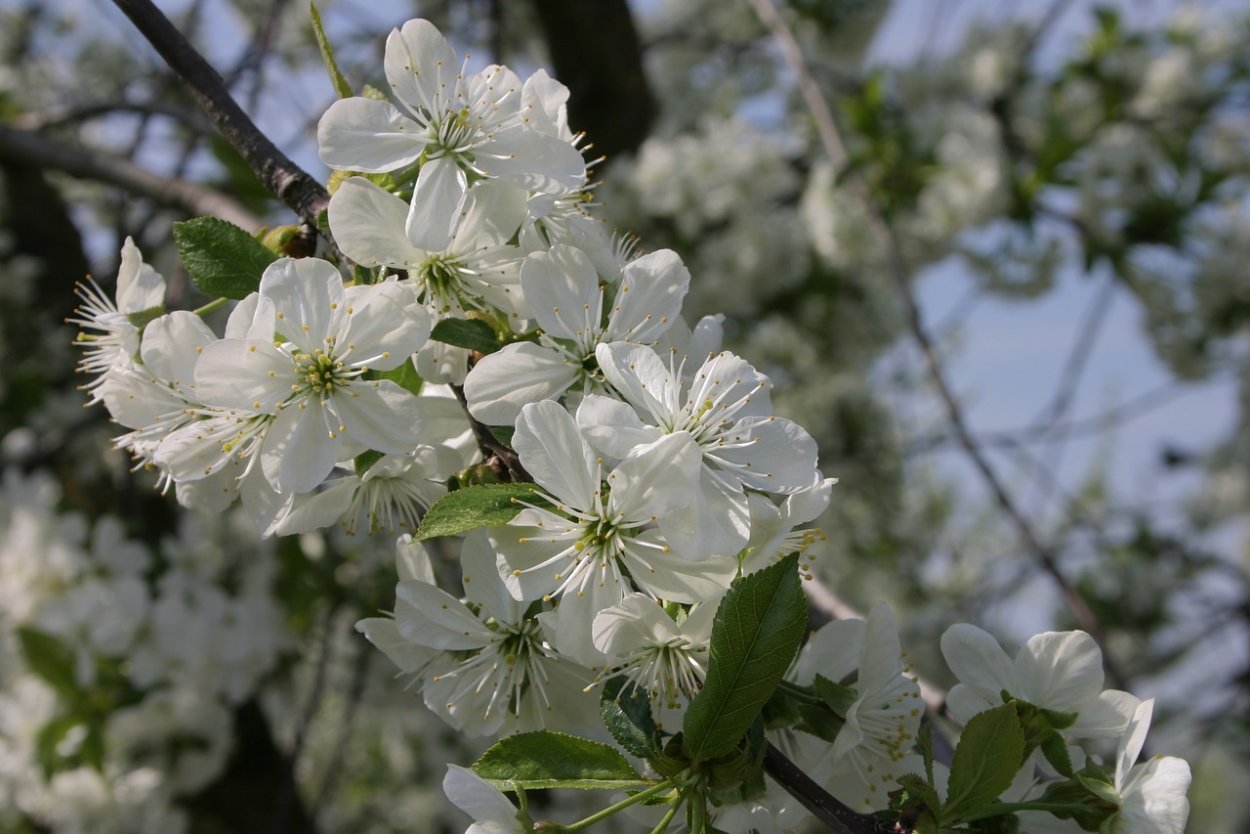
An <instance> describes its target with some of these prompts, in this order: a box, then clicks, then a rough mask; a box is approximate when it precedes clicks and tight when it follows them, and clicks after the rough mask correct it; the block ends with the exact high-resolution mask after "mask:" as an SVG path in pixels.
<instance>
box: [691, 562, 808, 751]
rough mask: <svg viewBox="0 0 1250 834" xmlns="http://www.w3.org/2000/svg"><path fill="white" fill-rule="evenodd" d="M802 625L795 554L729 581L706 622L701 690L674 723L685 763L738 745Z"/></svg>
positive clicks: (796, 641)
mask: <svg viewBox="0 0 1250 834" xmlns="http://www.w3.org/2000/svg"><path fill="white" fill-rule="evenodd" d="M806 630H807V603H806V600H805V599H804V597H803V589H802V587H801V586H800V584H799V574H798V554H791V555H790V556H787V557H786V558H784V559H782V560H781V561H779V562H777V563H776V564H774V565H772V566H770V567H767V568H765V569H764V570H761V571H758V572H756V573H753V574H750V575H749V576H745V577H743V578H741V579H739V580H737V581H736V582H734V584H733V585H732V586H731V587H730V589H729V592H728V593H726V594H725V598H724V599H722V600H721V603H720V606H719V607H718V608H717V609H716V618H715V619H714V620H713V622H712V641H711V647H710V651H709V659H708V672H707V678H706V680H705V681H704V683H703V689H701V690H700V691H699V693H698V694H697V695H695V697H694V698H693V699H692V700H691V702H690V706H689V708H688V709H687V710H686V715H685V718H684V720H683V721H682V730H683V735H684V738H685V748H686V751H687V753H688V754H689V756H690V758H691V760H692V761H693V762H696V763H697V762H699V761H702V760H706V759H713V758H716V757H717V756H722V755H724V754H726V753H728V752H730V751H731V750H733V749H734V748H735V747H737V746H738V742H739V740H740V739H741V738H742V737H743V735H745V733H746V731H747V729H748V728H750V726H751V723H752V722H753V721H754V720H755V717H756V716H757V715H759V713H760V710H761V709H762V708H763V706H764V704H765V703H766V702H767V701H768V699H769V697H771V696H772V694H773V691H774V690H776V688H777V684H779V683H780V682H781V678H782V676H784V675H785V672H786V669H787V668H789V666H790V661H792V660H793V659H794V655H795V653H796V652H797V651H798V650H799V644H800V643H801V642H802V640H803V634H804V632H805V631H806Z"/></svg>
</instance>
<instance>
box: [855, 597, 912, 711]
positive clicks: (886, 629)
mask: <svg viewBox="0 0 1250 834" xmlns="http://www.w3.org/2000/svg"><path fill="white" fill-rule="evenodd" d="M867 622H868V625H867V628H866V629H865V631H864V653H863V656H862V657H861V658H860V662H859V682H858V683H857V684H856V689H857V690H859V693H860V695H861V696H862V695H863V694H864V693H865V692H868V691H870V690H875V689H881V688H883V687H885V685H886V684H887V683H889V682H890V681H891V680H893V679H894V678H897V677H898V676H899V675H900V674H902V669H903V660H902V657H903V647H902V646H901V645H900V644H899V639H898V628H897V626H896V625H895V624H894V612H893V611H891V610H890V606H888V605H886V604H885V603H884V602H878V603H876V604H875V605H873V607H872V609H871V610H870V611H869V612H868V621H867Z"/></svg>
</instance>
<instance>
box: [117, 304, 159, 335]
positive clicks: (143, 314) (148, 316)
mask: <svg viewBox="0 0 1250 834" xmlns="http://www.w3.org/2000/svg"><path fill="white" fill-rule="evenodd" d="M163 315H165V307H164V306H157V307H149V308H147V309H146V310H140V311H139V312H137V313H130V314H129V315H127V316H126V320H127V321H129V322H130V323H131V324H133V325H134V326H135V327H137V328H139V329H140V330H142V329H143V328H145V327H147V326H148V325H149V324H150V323H151V322H153V321H155V320H156V319H159V318H160V317H161V316H163Z"/></svg>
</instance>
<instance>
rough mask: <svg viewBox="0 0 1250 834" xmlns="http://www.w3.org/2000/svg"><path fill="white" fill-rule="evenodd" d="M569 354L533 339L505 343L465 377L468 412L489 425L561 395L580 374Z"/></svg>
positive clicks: (511, 420) (513, 419)
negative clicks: (522, 408) (535, 403)
mask: <svg viewBox="0 0 1250 834" xmlns="http://www.w3.org/2000/svg"><path fill="white" fill-rule="evenodd" d="M581 373H582V369H581V367H580V366H579V365H577V364H575V363H573V362H571V361H570V360H569V359H568V358H567V357H566V356H564V355H562V354H561V353H559V352H557V351H556V350H553V349H552V348H548V347H544V346H543V345H538V344H534V343H533V342H514V343H513V344H510V345H505V346H504V348H503V349H502V350H498V351H496V352H495V353H492V354H490V355H489V356H486V357H483V358H482V360H481V361H480V362H478V363H477V365H475V366H474V367H473V370H471V371H469V374H468V376H466V377H465V378H464V395H465V398H466V399H467V400H468V402H469V412H470V413H471V414H472V415H473V416H474V417H476V418H477V419H478V420H480V421H482V422H483V423H486V424H487V425H489V426H509V425H512V424H513V423H514V422H516V419H517V417H518V416H519V415H520V414H521V407H522V406H524V405H525V404H526V403H533V402H538V401H539V400H547V399H553V398H555V397H559V396H560V395H561V394H563V393H564V392H565V391H566V390H568V388H569V386H570V385H572V384H573V383H574V382H576V381H577V378H578V377H579V376H581Z"/></svg>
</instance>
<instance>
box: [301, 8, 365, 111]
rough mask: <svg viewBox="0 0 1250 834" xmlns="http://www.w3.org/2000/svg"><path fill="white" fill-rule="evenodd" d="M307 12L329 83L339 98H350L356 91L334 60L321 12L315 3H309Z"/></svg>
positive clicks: (332, 48) (332, 49)
mask: <svg viewBox="0 0 1250 834" xmlns="http://www.w3.org/2000/svg"><path fill="white" fill-rule="evenodd" d="M308 12H309V14H310V15H311V16H312V25H313V36H314V37H315V38H316V39H317V48H318V49H320V50H321V61H322V63H324V64H325V65H326V72H327V73H328V74H329V76H330V84H331V85H333V87H334V94H335V95H336V96H338V97H339V98H351V97H352V96H354V95H355V94H356V93H355V92H354V91H353V90H352V85H350V84H348V83H347V79H346V78H344V77H343V73H342V72H341V71H340V70H339V64H338V61H336V60H334V47H333V46H331V45H330V39H329V38H327V37H326V30H325V28H324V27H323V26H322V25H321V12H319V11H317V4H316V3H309V4H308Z"/></svg>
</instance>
